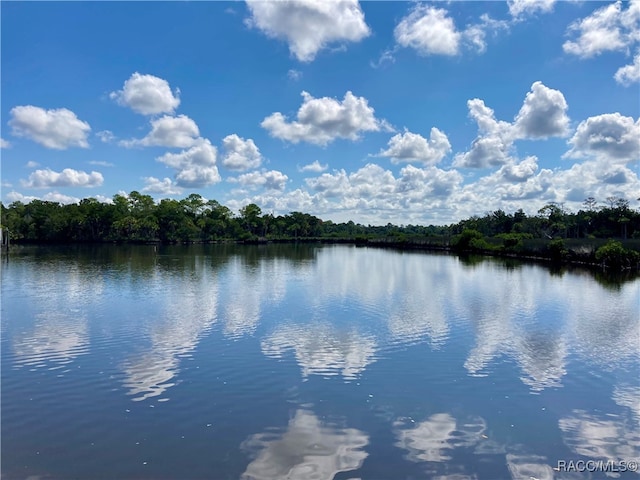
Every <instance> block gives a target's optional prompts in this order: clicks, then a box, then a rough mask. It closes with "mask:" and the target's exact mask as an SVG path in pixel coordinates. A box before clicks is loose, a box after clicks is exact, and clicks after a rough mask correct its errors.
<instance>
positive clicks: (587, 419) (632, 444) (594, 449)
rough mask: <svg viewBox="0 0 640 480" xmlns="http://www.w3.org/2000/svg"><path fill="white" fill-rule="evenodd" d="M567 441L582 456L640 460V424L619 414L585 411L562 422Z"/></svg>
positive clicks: (561, 427) (576, 412)
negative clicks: (599, 413) (600, 414)
mask: <svg viewBox="0 0 640 480" xmlns="http://www.w3.org/2000/svg"><path fill="white" fill-rule="evenodd" d="M559 425H560V430H562V433H563V437H564V441H565V443H566V444H567V446H568V447H569V448H571V449H572V450H573V451H574V452H575V453H577V454H578V455H584V456H586V457H589V458H593V459H602V460H612V461H622V460H624V461H627V462H628V461H631V460H634V461H640V428H639V427H640V425H638V423H637V422H634V421H632V420H631V419H627V418H624V417H621V416H617V415H607V416H606V417H604V418H603V417H601V416H598V415H593V414H590V413H587V412H585V411H583V410H574V411H573V415H571V416H568V417H565V418H561V419H560V421H559Z"/></svg>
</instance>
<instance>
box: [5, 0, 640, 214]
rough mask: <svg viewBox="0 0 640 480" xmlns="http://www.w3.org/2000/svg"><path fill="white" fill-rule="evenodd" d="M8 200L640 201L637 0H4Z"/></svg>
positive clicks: (393, 205)
mask: <svg viewBox="0 0 640 480" xmlns="http://www.w3.org/2000/svg"><path fill="white" fill-rule="evenodd" d="M0 22H1V44H0V53H1V55H0V67H1V70H0V81H1V99H0V100H1V104H0V125H1V128H0V137H1V141H0V143H1V147H2V148H1V149H0V155H1V184H0V185H1V194H0V198H1V200H2V202H3V203H4V204H5V205H9V204H10V203H12V202H14V201H21V202H25V203H27V202H29V201H31V200H32V199H36V198H37V199H42V200H50V201H56V202H60V203H65V204H66V203H73V202H78V201H79V200H80V199H82V198H88V197H93V198H96V199H98V200H100V201H102V202H110V201H111V199H112V198H113V196H114V195H115V194H125V195H126V194H127V193H129V192H131V191H134V190H135V191H138V192H140V193H143V194H148V195H151V196H152V197H153V198H154V199H155V200H156V201H160V200H161V199H163V198H175V199H182V198H185V197H186V196H187V195H189V194H191V193H198V194H200V195H202V197H204V198H205V199H207V200H217V201H218V202H220V203H221V204H223V205H227V206H228V207H229V208H231V209H232V210H233V211H234V212H235V213H237V212H238V210H239V209H240V208H242V207H243V206H245V205H247V204H249V203H256V204H257V205H258V206H260V207H261V209H262V211H263V213H273V214H275V215H278V214H287V213H289V212H292V211H302V212H305V213H310V214H312V215H315V216H318V217H320V218H322V219H324V220H333V221H339V222H340V221H348V220H353V221H354V222H356V223H362V224H372V225H385V224H387V223H393V224H396V225H406V224H421V225H430V224H433V225H444V224H449V223H453V222H457V221H459V220H462V219H464V218H468V217H469V216H472V215H484V214H486V213H488V212H492V211H495V210H498V209H502V210H504V211H505V212H507V213H513V212H514V211H516V210H517V209H519V208H522V209H523V210H524V211H525V212H526V213H527V214H536V213H537V211H538V209H540V208H541V207H543V206H544V205H546V204H548V203H550V202H558V203H559V204H561V205H562V207H563V208H565V209H566V210H568V211H574V212H575V211H578V210H579V209H580V208H582V203H583V201H584V200H585V198H587V197H594V198H595V199H596V200H597V201H598V202H600V204H601V205H603V204H605V203H606V198H607V197H611V196H616V197H623V198H626V199H627V200H629V201H630V205H631V206H632V207H634V208H637V207H638V205H639V204H640V200H638V198H639V197H640V180H639V179H638V167H639V166H640V165H639V164H640V119H639V116H640V0H632V1H630V2H620V1H618V2H592V1H556V0H510V1H508V2H498V1H492V2H482V1H474V2H466V1H450V2H424V3H422V2H376V1H367V2H358V1H355V0H305V1H300V0H296V1H294V0H286V1H285V0H283V1H275V0H260V1H255V0H249V1H246V2H205V1H192V2H12V1H9V2H7V1H3V2H0Z"/></svg>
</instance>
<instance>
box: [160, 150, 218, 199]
mask: <svg viewBox="0 0 640 480" xmlns="http://www.w3.org/2000/svg"><path fill="white" fill-rule="evenodd" d="M156 160H158V161H159V162H161V163H164V164H165V165H167V166H168V167H171V168H174V169H175V170H176V179H175V185H176V186H178V187H184V188H200V187H206V186H209V185H213V184H214V183H218V182H220V180H221V178H220V174H219V173H218V167H217V166H216V160H217V150H216V147H214V146H213V145H211V142H210V141H209V140H207V139H204V138H201V139H199V140H198V141H197V142H196V144H195V145H194V146H193V147H191V148H189V149H188V150H183V151H182V152H180V153H170V152H169V153H165V154H164V155H162V156H160V157H158V158H157V159H156Z"/></svg>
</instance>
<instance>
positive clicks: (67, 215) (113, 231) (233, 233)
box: [0, 191, 640, 263]
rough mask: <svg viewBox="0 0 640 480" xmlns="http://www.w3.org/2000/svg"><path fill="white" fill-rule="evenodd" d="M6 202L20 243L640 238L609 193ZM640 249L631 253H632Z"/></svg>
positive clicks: (503, 242)
mask: <svg viewBox="0 0 640 480" xmlns="http://www.w3.org/2000/svg"><path fill="white" fill-rule="evenodd" d="M0 207H1V210H2V227H3V228H4V229H5V230H8V231H9V233H10V237H11V240H12V241H13V242H37V243H49V242H51V243H53V242H55V243H70V242H77V243H89V242H130V243H143V242H161V243H183V242H187V243H189V242H217V241H245V242H252V241H265V240H267V241H268V240H271V241H278V240H282V241H286V240H305V239H308V240H311V239H317V240H331V239H333V240H336V241H338V240H345V241H354V242H356V243H358V242H360V243H362V242H366V243H371V244H390V245H403V244H405V245H414V246H420V245H422V246H425V247H428V246H432V247H438V246H440V247H442V248H446V249H454V250H462V251H480V252H485V253H491V252H495V251H503V252H507V253H509V252H511V253H515V254H517V253H522V252H524V253H527V251H543V253H544V252H546V253H545V255H543V256H548V257H553V256H554V255H555V256H558V255H560V256H563V255H564V256H566V255H567V252H569V250H568V249H567V245H570V244H572V243H573V244H576V245H583V244H584V243H585V242H580V241H579V239H583V240H584V239H587V240H590V241H591V240H593V242H591V243H592V244H593V245H596V246H604V243H605V242H606V239H618V240H621V241H623V243H624V245H625V247H627V249H628V248H631V249H634V246H635V245H638V244H640V211H637V210H634V209H632V208H630V206H629V201H628V200H626V199H624V198H620V197H608V198H607V199H606V201H605V203H604V204H600V205H599V204H598V202H597V201H596V199H594V198H587V199H585V201H584V203H583V207H584V208H583V209H581V210H579V211H578V212H576V213H571V212H568V211H565V210H564V208H563V207H562V205H560V204H557V203H549V204H547V205H546V206H544V207H543V208H541V209H540V210H539V211H538V212H537V215H533V216H528V215H527V214H525V213H524V211H523V210H522V209H520V210H517V211H516V212H514V213H512V214H510V213H506V212H504V211H502V210H496V211H494V212H490V213H487V214H485V215H484V216H473V217H471V218H468V219H465V220H462V221H460V222H458V223H454V224H451V225H444V226H434V225H429V226H420V225H393V224H391V223H388V224H387V225H384V226H373V225H362V224H359V223H354V222H353V221H349V222H344V223H334V222H332V221H330V220H321V219H320V218H318V217H315V216H313V215H310V214H307V213H302V212H291V213H289V214H287V215H278V216H274V215H272V214H270V213H267V214H263V212H262V210H261V208H260V207H259V206H258V205H256V204H253V203H252V204H249V205H246V206H245V207H243V208H242V209H240V211H239V212H238V214H234V212H232V211H231V210H230V209H229V208H228V207H226V206H224V205H221V204H220V203H218V202H217V201H216V200H209V201H205V200H204V199H203V198H202V197H201V196H200V195H198V194H191V195H189V196H187V197H186V198H184V199H182V200H173V199H164V200H161V201H160V202H158V203H156V202H155V201H154V200H153V198H152V197H151V196H149V195H144V194H141V193H139V192H137V191H133V192H131V193H130V194H129V195H127V196H125V195H120V194H118V195H115V196H114V197H113V203H102V202H99V201H98V200H96V199H94V198H86V199H83V200H81V201H80V202H79V203H77V204H68V205H62V204H60V203H57V202H50V201H43V200H32V201H31V202H29V203H27V204H25V203H22V202H13V203H11V204H10V205H9V206H8V207H5V206H4V205H2V204H0ZM576 239H578V240H576ZM598 239H604V240H601V241H598ZM634 239H635V240H634ZM636 240H638V241H636ZM554 241H555V243H554ZM536 242H537V243H536ZM576 242H577V243H576ZM536 245H538V247H536ZM540 245H542V247H540ZM554 245H555V246H554ZM621 245H622V244H621ZM590 254H592V257H593V258H591V260H595V251H594V252H590ZM634 254H635V252H631V254H630V255H631V257H633V255H634ZM634 258H635V257H633V258H631V259H630V261H632V260H633V259H634ZM632 263H633V262H632Z"/></svg>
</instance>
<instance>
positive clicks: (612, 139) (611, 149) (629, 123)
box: [564, 112, 640, 163]
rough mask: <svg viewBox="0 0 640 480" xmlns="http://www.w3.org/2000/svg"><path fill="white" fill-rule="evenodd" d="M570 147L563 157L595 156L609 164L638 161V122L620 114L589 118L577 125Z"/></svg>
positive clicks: (639, 144)
mask: <svg viewBox="0 0 640 480" xmlns="http://www.w3.org/2000/svg"><path fill="white" fill-rule="evenodd" d="M569 144H570V145H571V146H572V148H571V150H569V151H568V152H567V153H566V154H565V155H564V156H565V157H570V158H583V157H595V158H598V159H603V160H606V161H608V162H612V163H628V162H635V161H638V160H639V159H640V119H638V120H636V121H635V122H634V120H633V117H625V116H623V115H620V113H617V112H616V113H606V114H603V115H598V116H595V117H589V118H587V119H586V120H584V121H583V122H581V123H580V125H578V128H577V129H576V132H575V134H574V135H573V137H572V138H571V139H570V140H569Z"/></svg>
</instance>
